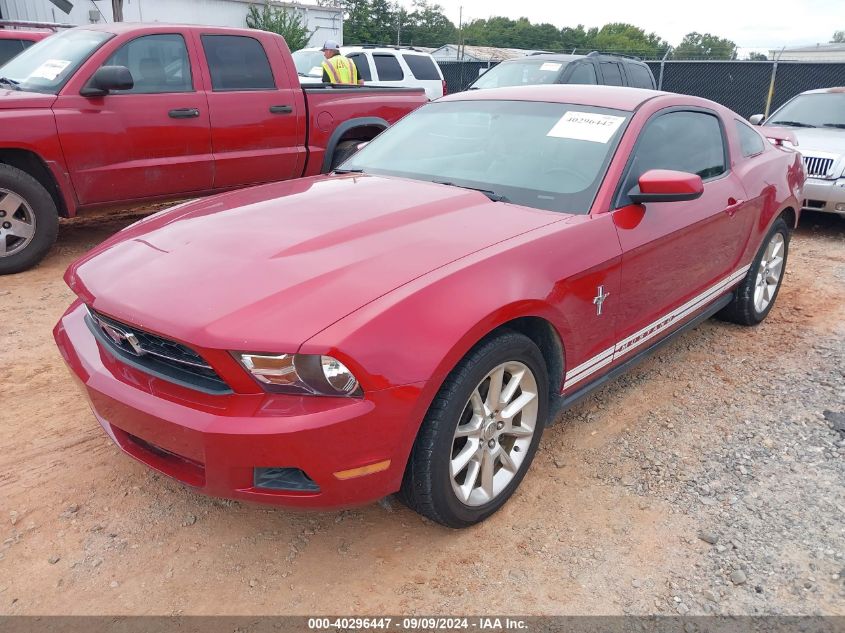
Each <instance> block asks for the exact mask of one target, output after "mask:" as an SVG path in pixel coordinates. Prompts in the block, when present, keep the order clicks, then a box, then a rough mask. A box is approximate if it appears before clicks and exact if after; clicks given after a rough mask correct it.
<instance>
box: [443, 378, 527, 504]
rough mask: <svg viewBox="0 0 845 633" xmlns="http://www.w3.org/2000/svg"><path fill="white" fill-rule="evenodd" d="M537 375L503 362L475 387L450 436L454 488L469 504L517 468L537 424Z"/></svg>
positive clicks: (503, 483)
mask: <svg viewBox="0 0 845 633" xmlns="http://www.w3.org/2000/svg"><path fill="white" fill-rule="evenodd" d="M537 410H538V401H537V380H536V378H535V377H534V374H533V373H531V370H530V369H529V368H528V367H527V366H526V365H524V364H522V363H519V362H510V363H502V364H501V365H499V366H498V367H496V368H495V369H493V371H491V372H490V373H489V374H488V375H487V376H485V377H484V380H482V381H481V383H479V385H478V386H477V387H476V388H475V389H474V390H473V392H472V395H470V397H469V400H468V401H467V403H466V406H465V407H464V411H463V413H462V414H461V422H460V423H459V424H458V426H457V428H456V429H455V436H454V438H453V439H452V459H451V461H450V463H449V470H450V473H449V474H450V476H451V477H452V489H453V490H454V491H455V494H456V495H457V497H458V499H460V500H461V501H462V502H463V503H465V504H466V505H468V506H480V505H484V504H485V503H489V502H490V501H492V500H493V499H495V498H496V497H497V496H498V495H500V494H501V493H502V491H503V490H505V489H506V488H507V486H508V484H509V483H510V482H511V481H513V478H514V477H515V476H516V474H517V473H518V472H519V470H520V468H521V467H522V464H523V462H524V461H525V456H526V455H527V454H528V448H529V447H530V446H531V439H532V438H533V437H534V428H535V425H536V424H537Z"/></svg>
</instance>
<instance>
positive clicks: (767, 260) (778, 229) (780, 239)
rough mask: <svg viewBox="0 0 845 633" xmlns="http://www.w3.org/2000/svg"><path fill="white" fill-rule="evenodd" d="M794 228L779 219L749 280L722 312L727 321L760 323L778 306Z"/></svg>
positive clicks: (735, 293)
mask: <svg viewBox="0 0 845 633" xmlns="http://www.w3.org/2000/svg"><path fill="white" fill-rule="evenodd" d="M789 238H790V230H789V227H788V226H787V224H786V222H785V221H784V219H783V218H778V219H777V220H775V222H774V224H773V225H772V228H771V229H770V230H769V233H768V234H767V235H766V237H765V239H764V240H763V244H762V245H761V246H760V250H759V251H758V252H757V256H756V257H755V258H754V262H753V263H752V264H751V268H749V269H748V274H746V276H745V279H743V281H742V283H741V284H740V285H739V286H738V287H737V289H736V290H735V291H734V298H733V300H732V301H731V302H730V303H729V304H728V305H727V306H725V308H724V309H722V311H721V312H719V313H718V315H717V316H718V317H719V318H720V319H723V320H725V321H730V322H732V323H738V324H740V325H757V324H758V323H760V322H761V321H762V320H763V319H765V318H766V316H767V315H768V314H769V312H770V311H771V309H772V306H774V305H775V299H777V296H778V293H779V292H780V286H781V283H782V282H783V275H784V273H785V272H786V258H787V255H788V254H789Z"/></svg>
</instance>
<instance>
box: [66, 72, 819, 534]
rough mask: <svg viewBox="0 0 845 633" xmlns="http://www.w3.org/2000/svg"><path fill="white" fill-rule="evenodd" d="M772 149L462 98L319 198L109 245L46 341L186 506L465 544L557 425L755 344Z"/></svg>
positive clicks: (784, 153)
mask: <svg viewBox="0 0 845 633" xmlns="http://www.w3.org/2000/svg"><path fill="white" fill-rule="evenodd" d="M770 133H772V134H776V133H777V132H770ZM781 134H786V135H788V132H781ZM783 140H784V139H783V137H779V138H778V139H776V143H775V142H769V141H768V140H767V139H766V138H764V137H763V136H762V135H761V134H760V132H759V131H758V130H757V129H755V128H752V127H751V126H749V125H748V124H747V123H746V122H745V121H743V120H742V118H741V117H739V116H738V115H736V114H735V113H733V112H731V111H729V110H727V109H725V108H723V107H721V106H719V105H717V104H715V103H712V102H710V101H706V100H703V99H698V98H695V97H688V96H680V95H675V94H666V93H660V92H653V91H647V90H637V89H628V88H610V87H603V86H600V87H599V86H537V87H527V88H503V89H499V90H487V91H477V92H471V93H462V94H456V95H453V96H451V97H448V98H446V99H442V100H439V101H437V102H434V103H431V104H429V105H426V106H424V107H422V108H420V109H419V110H417V111H416V112H414V113H413V114H411V115H409V116H408V117H406V118H405V119H403V120H402V121H401V122H399V123H398V124H397V125H395V126H394V127H393V128H391V129H390V130H388V131H386V132H384V133H383V134H382V135H381V136H379V137H378V138H377V139H376V140H375V141H373V142H372V143H370V144H369V145H367V146H366V147H364V148H363V149H362V150H361V151H360V152H359V153H358V154H356V155H355V156H353V157H352V158H351V159H349V160H348V161H347V162H346V163H345V164H343V165H342V169H339V170H337V171H336V172H335V173H334V174H330V175H326V176H320V177H316V178H307V179H303V180H298V181H294V182H285V183H278V184H271V185H266V186H260V187H254V188H251V189H247V190H243V191H236V192H233V193H228V194H224V195H220V196H217V197H214V198H210V199H206V200H201V201H196V202H190V203H187V204H184V205H181V206H178V207H174V208H171V209H169V210H166V211H163V212H161V213H158V214H156V215H153V216H150V217H148V218H145V219H143V220H141V221H140V222H138V223H136V224H134V225H132V226H130V227H128V228H126V229H124V230H123V231H121V232H120V233H118V234H117V235H115V236H114V237H113V238H111V239H110V240H108V241H106V242H105V243H104V244H102V245H101V246H99V247H98V248H96V249H94V250H93V251H92V252H91V253H89V254H88V255H86V256H85V257H83V258H82V259H81V260H79V261H78V262H76V263H74V264H73V265H72V266H71V267H70V269H69V270H68V272H67V275H66V280H67V282H68V284H69V285H70V287H71V288H72V289H73V291H74V292H75V293H76V294H77V295H78V296H79V299H78V300H77V301H76V302H75V303H74V304H73V305H72V306H71V307H70V308H69V309H68V311H67V312H66V313H65V315H64V316H63V317H62V318H61V321H60V322H59V323H58V325H57V326H56V328H55V332H54V334H55V338H56V340H57V342H58V344H59V347H60V348H61V351H62V354H63V355H64V357H65V359H66V361H67V362H68V364H69V365H70V367H71V369H72V371H73V373H74V375H75V376H76V377H77V378H78V379H79V382H80V383H81V385H82V387H83V388H84V390H85V392H86V393H87V395H88V397H89V399H90V401H91V404H92V407H93V410H94V412H95V415H96V416H97V419H98V420H99V422H100V424H101V425H102V426H103V428H104V429H105V431H106V432H107V433H108V434H109V435H110V436H111V437H112V439H113V440H114V441H115V442H116V443H117V444H118V445H119V446H120V447H121V448H122V449H123V450H124V451H125V452H127V453H128V454H129V455H131V456H132V457H135V458H136V459H138V460H140V461H142V462H144V463H145V464H147V465H149V466H150V467H152V468H154V469H156V470H158V471H160V472H162V473H165V474H167V475H170V476H172V477H175V478H176V479H179V480H181V481H183V482H184V483H186V484H188V485H190V486H193V487H195V488H197V489H198V490H200V491H202V492H206V493H209V494H213V495H220V496H224V497H232V498H238V499H245V500H250V501H263V502H268V503H274V504H279V505H288V506H302V507H314V508H328V507H337V506H346V505H351V504H360V503H364V502H369V501H372V500H374V499H377V498H379V497H382V496H384V495H387V494H390V493H393V492H397V491H399V493H400V496H401V498H402V499H403V500H404V501H405V502H406V503H407V504H408V505H409V506H411V507H412V508H414V509H415V510H417V511H419V512H421V513H422V514H424V515H425V516H428V517H429V518H431V519H433V520H435V521H438V522H440V523H443V524H445V525H448V526H453V527H462V526H468V525H471V524H473V523H476V522H478V521H481V520H483V519H485V518H486V517H488V516H490V515H491V514H492V513H493V512H495V511H496V510H497V509H498V508H500V507H501V506H502V505H503V504H504V503H505V502H506V501H507V499H508V498H509V497H510V496H511V494H513V492H514V490H515V489H516V488H517V486H518V485H519V483H520V481H521V480H522V478H523V477H524V476H525V473H526V471H527V470H528V467H529V465H530V463H531V460H532V458H533V456H534V453H535V451H536V450H537V445H538V443H539V441H540V435H541V434H542V432H543V427H544V425H545V424H546V423H547V421H549V420H550V419H552V418H553V416H554V415H555V414H556V412H558V411H559V410H560V409H561V408H563V407H566V406H567V405H569V404H571V403H572V402H574V401H575V400H576V399H578V398H580V397H582V396H583V395H585V394H586V393H587V392H589V391H590V390H591V389H594V388H596V387H598V386H600V385H602V384H604V383H605V382H607V381H608V380H609V379H611V378H613V377H614V376H616V375H617V374H619V373H620V372H622V371H623V370H624V369H626V368H627V367H629V366H630V365H631V364H633V363H635V362H636V361H638V360H640V359H641V358H643V357H644V356H645V355H646V354H648V353H649V352H651V351H652V350H654V348H655V347H656V346H657V345H659V344H660V343H663V342H665V341H666V340H667V339H669V338H670V337H671V336H673V335H674V334H677V333H678V332H680V331H682V330H684V329H685V328H689V327H692V326H694V325H696V324H697V323H699V322H700V321H702V320H703V319H706V318H708V317H710V316H711V315H714V314H718V315H720V316H721V317H723V318H725V319H727V320H730V321H734V322H736V323H742V324H745V325H753V324H756V323H758V322H760V321H762V320H763V319H764V318H765V317H766V315H767V314H768V313H769V311H770V310H771V309H772V305H773V304H774V301H775V299H776V297H777V294H778V289H779V287H780V284H781V281H782V279H783V273H784V267H785V265H786V257H787V249H788V246H789V238H790V232H791V230H792V229H793V228H794V227H795V224H796V222H797V220H798V213H799V210H800V206H801V203H800V201H801V187H802V184H803V180H804V171H803V167H802V164H801V160H800V157H799V154H798V153H797V152H795V151H794V150H792V149H790V148H789V147H788V146H787V145H786V144H784V143H783Z"/></svg>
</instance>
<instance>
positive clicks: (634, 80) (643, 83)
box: [626, 64, 654, 90]
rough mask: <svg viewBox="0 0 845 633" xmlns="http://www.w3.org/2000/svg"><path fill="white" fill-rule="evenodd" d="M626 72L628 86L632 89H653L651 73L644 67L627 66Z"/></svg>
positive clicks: (637, 65)
mask: <svg viewBox="0 0 845 633" xmlns="http://www.w3.org/2000/svg"><path fill="white" fill-rule="evenodd" d="M626 68H627V70H628V85H629V86H633V87H634V88H647V89H649V90H652V89H654V80H653V79H652V78H651V73H650V72H648V69H647V68H646V67H645V66H641V65H640V64H627V65H626Z"/></svg>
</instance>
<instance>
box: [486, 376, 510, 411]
mask: <svg viewBox="0 0 845 633" xmlns="http://www.w3.org/2000/svg"><path fill="white" fill-rule="evenodd" d="M504 382H505V366H504V365H501V366H499V367H497V368H496V369H495V370H494V371H493V373H492V374H490V387H489V388H488V390H487V399H486V400H485V402H484V404H486V405H487V408H488V409H490V411H498V410H499V404H500V398H501V396H502V386H503V383H504Z"/></svg>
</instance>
